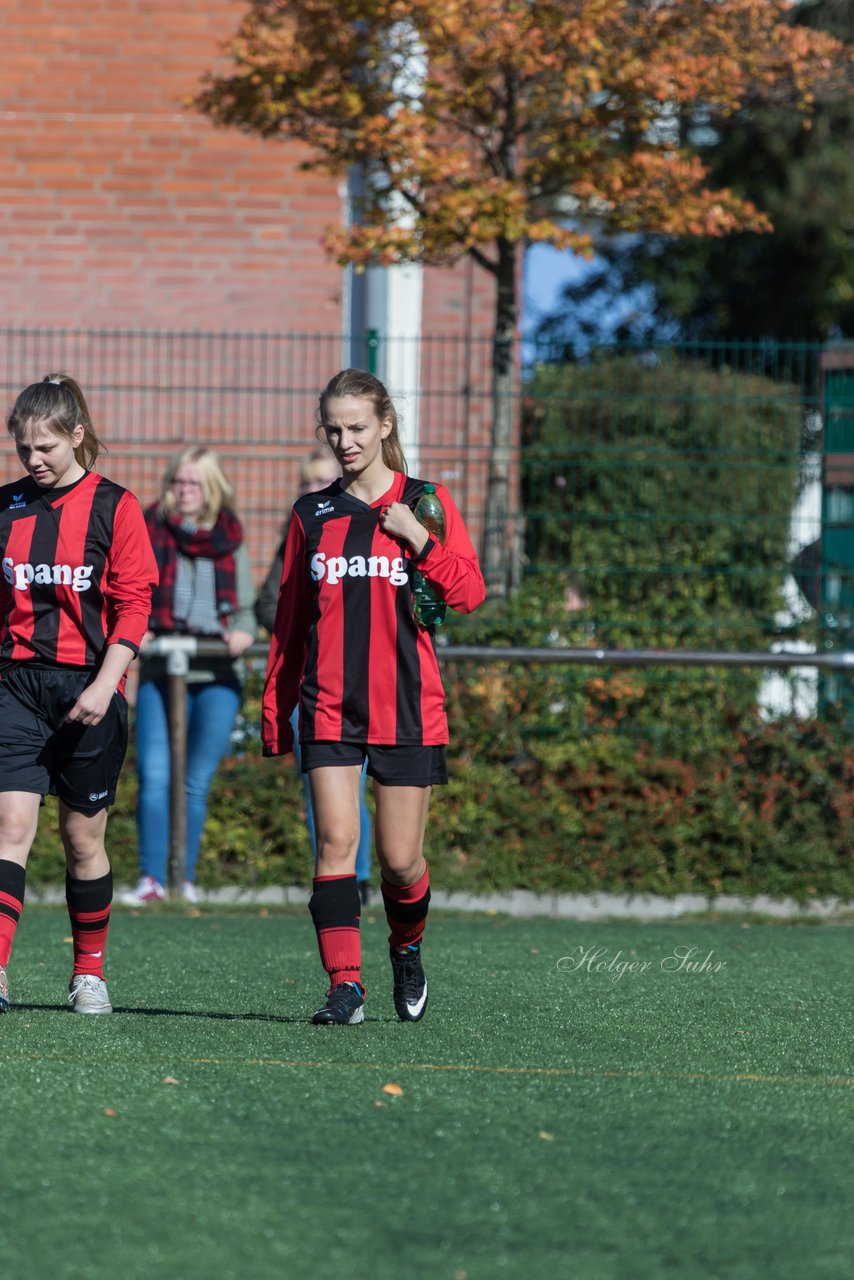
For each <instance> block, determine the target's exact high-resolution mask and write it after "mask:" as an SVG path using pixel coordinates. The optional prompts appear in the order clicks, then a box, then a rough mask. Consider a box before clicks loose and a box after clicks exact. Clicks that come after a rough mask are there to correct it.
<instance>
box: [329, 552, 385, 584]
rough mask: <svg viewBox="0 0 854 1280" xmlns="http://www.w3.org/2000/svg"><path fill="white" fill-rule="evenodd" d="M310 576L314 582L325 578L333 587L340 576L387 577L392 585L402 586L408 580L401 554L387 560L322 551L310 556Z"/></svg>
mask: <svg viewBox="0 0 854 1280" xmlns="http://www.w3.org/2000/svg"><path fill="white" fill-rule="evenodd" d="M311 576H312V577H313V578H314V580H315V582H322V581H323V579H324V578H325V579H326V581H327V582H328V583H329V585H330V587H334V586H335V584H336V583H338V582H340V581H341V579H342V578H388V580H389V582H390V583H391V585H392V586H393V587H403V586H405V585H406V583H407V582H408V581H409V574H408V573H407V572H406V561H405V560H403V559H402V557H401V556H397V557H395V559H394V560H389V558H388V556H368V558H367V559H366V558H365V557H364V556H350V558H349V560H348V559H347V557H346V556H330V557H329V558H328V559H327V558H326V555H325V554H324V552H322V551H318V553H317V555H315V556H312V557H311Z"/></svg>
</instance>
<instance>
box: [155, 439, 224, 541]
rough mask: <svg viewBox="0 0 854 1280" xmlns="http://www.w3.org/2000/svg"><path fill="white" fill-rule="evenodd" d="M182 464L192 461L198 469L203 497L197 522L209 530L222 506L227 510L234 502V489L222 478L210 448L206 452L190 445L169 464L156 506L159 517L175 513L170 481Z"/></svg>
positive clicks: (216, 459) (217, 461)
mask: <svg viewBox="0 0 854 1280" xmlns="http://www.w3.org/2000/svg"><path fill="white" fill-rule="evenodd" d="M185 462H192V463H193V465H194V466H195V467H197V468H198V471H199V479H200V480H201V482H202V497H203V503H202V509H201V511H200V513H199V517H198V523H199V524H200V525H202V526H205V527H208V528H210V527H212V526H213V525H215V524H216V522H217V517H218V516H219V513H220V511H222V509H223V507H230V506H231V505H232V503H233V502H234V490H233V488H232V487H231V485H230V484H229V482H228V480H226V478H225V472H224V471H223V469H222V467H221V466H220V463H219V458H218V457H217V456H216V454H215V453H214V451H213V449H208V448H207V447H206V446H205V445H192V446H191V447H190V448H188V449H184V450H183V452H181V453H179V454H178V456H177V457H176V458H173V459H172V461H171V462H170V463H169V466H168V467H167V468H166V473H165V475H164V476H163V486H162V489H161V492H160V502H159V504H158V507H157V512H158V515H160V516H161V517H162V516H168V515H171V514H172V513H173V512H174V511H175V493H174V490H173V488H172V482H173V481H174V479H175V477H176V475H177V474H178V472H179V471H180V469H181V467H183V465H184V463H185Z"/></svg>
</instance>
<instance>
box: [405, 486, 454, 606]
mask: <svg viewBox="0 0 854 1280" xmlns="http://www.w3.org/2000/svg"><path fill="white" fill-rule="evenodd" d="M415 518H416V520H418V521H419V522H420V523H421V524H423V525H424V528H425V529H428V530H429V531H430V533H431V534H432V535H433V537H434V538H435V539H436V541H437V542H444V541H445V508H444V507H443V506H442V504H441V502H440V501H439V498H438V496H437V494H436V486H435V485H434V484H425V486H424V492H423V493H422V495H421V497H420V498H419V499H418V502H417V503H416V504H415ZM447 610H448V606H447V605H446V604H445V601H444V600H443V599H442V597H441V596H440V595H439V593H438V592H437V591H436V589H435V587H432V586H431V585H430V583H429V582H428V581H427V579H426V578H425V577H424V574H423V573H421V572H420V571H419V570H418V569H415V570H414V571H413V574H412V616H413V618H414V619H415V621H416V622H417V623H418V625H419V627H438V626H441V624H442V623H443V622H444V620H445V614H446V613H447Z"/></svg>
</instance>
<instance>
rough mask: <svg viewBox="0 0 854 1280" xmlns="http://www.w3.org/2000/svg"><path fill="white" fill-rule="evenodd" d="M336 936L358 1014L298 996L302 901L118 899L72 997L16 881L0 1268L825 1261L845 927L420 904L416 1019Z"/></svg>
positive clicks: (836, 1227)
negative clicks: (101, 1008) (356, 975)
mask: <svg viewBox="0 0 854 1280" xmlns="http://www.w3.org/2000/svg"><path fill="white" fill-rule="evenodd" d="M363 936H364V953H365V960H366V964H365V970H364V976H365V980H366V982H367V985H368V1001H367V1005H366V1019H365V1023H364V1024H363V1025H362V1026H360V1027H346V1028H326V1027H314V1026H312V1025H311V1024H310V1022H309V1017H310V1014H311V1012H312V1011H313V1010H314V1009H315V1008H316V1007H317V1006H318V1004H319V1003H320V1002H321V998H322V995H323V993H324V989H325V987H324V981H323V975H322V974H321V973H320V970H319V966H318V962H317V957H316V951H315V943H314V936H313V932H312V930H311V926H310V922H309V920H308V917H307V913H306V912H304V911H296V912H290V913H288V912H282V913H275V912H269V913H268V912H263V911H262V912H258V911H255V912H244V913H231V914H228V913H225V912H216V913H214V912H210V913H208V912H202V913H195V914H186V913H183V912H180V913H179V912H176V911H170V910H168V909H167V910H160V909H156V908H155V909H153V910H147V911H139V912H135V913H131V912H126V911H122V910H116V912H115V913H114V919H113V925H112V929H111V935H110V947H109V965H108V979H109V984H110V991H111V996H112V1000H113V1003H114V1005H115V1007H116V1012H115V1014H114V1015H113V1016H112V1017H103V1018H85V1017H75V1016H72V1015H71V1014H70V1013H69V1012H68V1011H67V1006H66V1005H65V1003H64V994H65V991H66V989H67V981H68V972H69V967H70V946H69V943H68V941H67V938H68V922H67V917H66V915H65V913H64V911H63V910H61V909H59V908H46V907H34V908H28V909H27V911H26V912H25V914H24V917H23V919H22V922H21V925H20V927H19V930H18V935H17V938H16V942H15V950H14V953H13V956H12V962H11V964H10V966H9V974H10V982H11V987H12V998H13V1002H14V1007H13V1010H12V1012H11V1013H10V1014H9V1015H7V1016H6V1017H4V1018H0V1064H2V1079H3V1102H4V1106H3V1122H2V1137H1V1138H0V1160H1V1161H2V1165H1V1166H0V1177H1V1178H2V1185H0V1191H2V1205H3V1212H2V1215H0V1273H2V1276H3V1277H4V1280H41V1278H42V1277H44V1278H45V1280H48V1278H49V1280H77V1277H79V1278H80V1280H138V1278H142V1277H164V1278H165V1277H176V1278H177V1277H182V1278H183V1277H186V1278H188V1280H195V1278H196V1277H199V1278H201V1277H206V1278H208V1277H209V1278H212V1280H230V1278H231V1277H234V1278H235V1280H237V1278H238V1277H240V1278H241V1280H244V1278H245V1280H256V1278H258V1280H265V1278H266V1277H297V1278H298V1280H301V1278H302V1277H306V1278H308V1277H312V1278H315V1277H316V1278H317V1280H326V1278H327V1277H328V1278H329V1280H333V1278H334V1280H350V1278H353V1280H362V1277H364V1280H386V1278H388V1280H402V1278H404V1277H408V1276H411V1277H418V1278H419V1280H421V1278H423V1280H434V1278H443V1280H444V1278H447V1280H487V1278H489V1280H493V1278H494V1277H501V1276H508V1277H520V1280H521V1278H531V1280H538V1278H539V1277H543V1280H545V1278H546V1277H549V1278H551V1277H553V1276H560V1277H572V1278H573V1280H575V1278H577V1280H623V1278H625V1280H669V1278H670V1277H673V1280H676V1278H677V1277H678V1278H679V1280H695V1278H696V1280H715V1278H716V1277H721V1280H724V1278H725V1280H747V1278H750V1280H754V1278H756V1280H759V1278H760V1277H761V1278H762V1280H765V1278H766V1277H774V1280H805V1277H809V1280H837V1278H838V1280H843V1277H845V1278H846V1280H847V1277H848V1276H850V1274H851V1258H852V1256H854V1218H853V1217H852V1214H851V1212H850V1206H851V1204H852V1203H854V1174H852V1167H851V1160H850V1152H851V1150H852V1137H854V1134H852V1103H854V1064H853V1063H852V1052H851V1046H852V1001H851V992H852V988H853V987H854V981H852V979H854V952H853V951H852V942H854V938H852V930H851V927H850V926H828V925H825V926H817V927H803V926H800V927H795V926H779V925H768V924H763V925H759V924H753V925H750V926H745V925H743V924H739V923H737V922H717V923H714V922H696V921H685V922H676V923H673V924H657V925H649V924H638V923H620V924H586V923H584V924H582V923H573V922H568V921H558V920H526V921H520V920H511V919H508V918H505V917H501V916H479V917H472V916H454V915H450V914H447V915H442V914H441V913H438V912H437V913H435V914H434V916H433V917H432V918H431V922H430V929H429V935H428V942H427V944H426V946H425V964H426V967H427V970H428V975H429V978H430V993H431V994H430V1006H429V1010H428V1013H427V1017H426V1018H425V1019H424V1021H423V1022H422V1023H420V1024H416V1025H406V1024H401V1023H399V1022H398V1021H397V1019H396V1017H395V1015H394V1011H393V1008H392V1004H391V998H390V981H389V969H388V961H387V957H386V944H385V937H386V927H385V923H384V920H383V918H382V913H381V912H380V911H378V910H376V909H369V910H368V911H367V912H366V914H365V916H364V917H363ZM679 948H686V949H688V950H690V949H691V948H696V951H695V952H694V954H693V955H692V956H691V960H692V961H693V963H694V964H695V965H700V966H702V967H701V968H700V969H698V970H697V971H694V972H691V971H688V970H687V969H685V968H684V967H683V968H682V969H680V970H678V971H672V970H673V968H674V967H676V966H677V965H678V963H679V960H678V955H679V954H681V952H680V953H677V949H679ZM618 953H619V954H618ZM709 953H711V955H709ZM674 956H675V957H676V959H674V960H673V961H672V964H671V966H670V967H671V971H668V962H669V958H670V957H674ZM579 962H581V963H580V964H579ZM663 962H665V963H664V964H663ZM704 962H705V963H704ZM624 963H630V964H634V965H635V968H634V969H633V970H625V971H624V972H623V973H622V976H617V975H618V974H619V972H620V970H619V968H618V966H620V965H621V964H624ZM609 965H610V966H611V967H610V968H608V966H609ZM597 966H599V967H598V968H597ZM716 966H723V967H717V968H716ZM386 1086H395V1089H394V1090H393V1091H391V1092H389V1091H386Z"/></svg>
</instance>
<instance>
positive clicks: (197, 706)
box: [136, 680, 240, 885]
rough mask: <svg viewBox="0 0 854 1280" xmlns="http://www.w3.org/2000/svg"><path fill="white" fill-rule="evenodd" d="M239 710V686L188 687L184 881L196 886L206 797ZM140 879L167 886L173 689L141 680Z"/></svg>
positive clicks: (138, 708) (138, 762)
mask: <svg viewBox="0 0 854 1280" xmlns="http://www.w3.org/2000/svg"><path fill="white" fill-rule="evenodd" d="M239 706H240V685H239V684H238V683H237V681H236V680H235V681H234V682H233V683H231V682H223V683H214V684H188V686H187V786H186V795H187V843H186V858H187V861H186V869H185V873H184V878H185V879H186V880H194V879H195V876H196V862H197V860H198V857H199V845H200V844H201V840H202V830H203V828H204V825H205V818H206V816H207V809H208V793H209V792H210V789H211V783H212V782H213V779H214V774H215V773H216V771H217V769H218V768H219V764H220V761H221V760H222V758H223V756H224V755H225V754H226V752H227V751H228V748H229V744H230V741H231V730H232V728H233V726H234V721H235V718H236V716H237V710H238V707H239ZM136 768H137V773H138V775H139V798H138V800H137V813H136V817H137V830H138V833H139V869H140V875H144V876H153V878H154V879H155V880H157V881H158V883H159V884H163V885H165V884H166V879H167V869H168V864H169V685H168V683H167V681H165V680H163V681H161V680H141V681H140V685H139V693H138V694H137V700H136Z"/></svg>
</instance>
